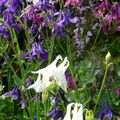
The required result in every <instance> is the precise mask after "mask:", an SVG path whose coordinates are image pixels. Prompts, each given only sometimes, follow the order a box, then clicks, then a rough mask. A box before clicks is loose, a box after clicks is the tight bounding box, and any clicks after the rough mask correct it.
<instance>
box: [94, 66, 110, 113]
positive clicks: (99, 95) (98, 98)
mask: <svg viewBox="0 0 120 120" xmlns="http://www.w3.org/2000/svg"><path fill="white" fill-rule="evenodd" d="M108 68H109V66H108V65H106V70H105V74H104V78H103V81H102V85H101V88H100V91H99V94H98V97H97V102H96V104H95V107H94V111H93V113H95V111H96V107H97V105H98V102H99V100H100V97H101V93H102V90H103V88H104V84H105V81H106V76H107V72H108Z"/></svg>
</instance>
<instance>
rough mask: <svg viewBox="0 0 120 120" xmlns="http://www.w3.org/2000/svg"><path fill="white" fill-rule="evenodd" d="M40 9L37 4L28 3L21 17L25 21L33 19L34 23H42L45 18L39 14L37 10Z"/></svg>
mask: <svg viewBox="0 0 120 120" xmlns="http://www.w3.org/2000/svg"><path fill="white" fill-rule="evenodd" d="M38 10H39V9H38V8H37V6H34V5H28V6H27V7H26V8H25V9H24V10H23V11H22V14H21V15H20V18H22V19H23V20H25V21H32V22H33V23H37V24H39V23H41V22H42V20H43V18H42V17H41V15H40V14H37V12H36V11H38Z"/></svg>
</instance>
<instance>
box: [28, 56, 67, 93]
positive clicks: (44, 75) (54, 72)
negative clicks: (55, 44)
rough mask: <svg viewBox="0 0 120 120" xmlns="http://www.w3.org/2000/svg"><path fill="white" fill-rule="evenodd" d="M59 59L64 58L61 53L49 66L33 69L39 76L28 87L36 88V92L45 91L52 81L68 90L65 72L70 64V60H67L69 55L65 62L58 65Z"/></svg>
mask: <svg viewBox="0 0 120 120" xmlns="http://www.w3.org/2000/svg"><path fill="white" fill-rule="evenodd" d="M59 60H62V57H61V56H60V55H58V56H57V57H56V59H55V60H54V61H53V62H52V63H51V64H50V65H48V66H47V67H45V68H43V69H40V70H38V71H34V72H33V71H32V73H34V74H38V77H37V80H36V82H35V83H34V84H32V85H31V86H29V87H28V89H31V88H34V89H35V91H36V92H43V91H44V90H45V89H46V88H47V87H49V86H50V85H51V84H52V83H56V84H57V85H58V86H59V87H60V88H62V89H63V90H64V91H65V92H67V81H66V77H65V72H66V70H67V68H68V66H69V61H68V60H67V57H65V58H64V60H63V62H62V63H61V64H59V65H57V63H58V61H59Z"/></svg>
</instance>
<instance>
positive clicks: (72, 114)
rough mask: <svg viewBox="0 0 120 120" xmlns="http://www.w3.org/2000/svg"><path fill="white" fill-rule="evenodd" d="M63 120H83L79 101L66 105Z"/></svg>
mask: <svg viewBox="0 0 120 120" xmlns="http://www.w3.org/2000/svg"><path fill="white" fill-rule="evenodd" d="M63 120H83V106H82V104H80V103H70V104H68V105H67V112H66V115H65V117H64V119H63Z"/></svg>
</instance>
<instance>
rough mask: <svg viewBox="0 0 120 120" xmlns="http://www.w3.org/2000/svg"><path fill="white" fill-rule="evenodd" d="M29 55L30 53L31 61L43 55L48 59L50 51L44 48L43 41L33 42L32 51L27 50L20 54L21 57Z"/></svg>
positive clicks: (44, 58) (43, 57)
mask: <svg viewBox="0 0 120 120" xmlns="http://www.w3.org/2000/svg"><path fill="white" fill-rule="evenodd" d="M27 55H30V61H32V60H33V58H34V57H35V58H39V57H41V58H42V59H43V60H48V53H47V52H46V50H45V49H44V48H43V46H42V43H40V42H39V43H37V42H35V43H32V49H31V51H30V52H26V53H23V54H21V55H20V57H21V58H24V57H26V56H27Z"/></svg>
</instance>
